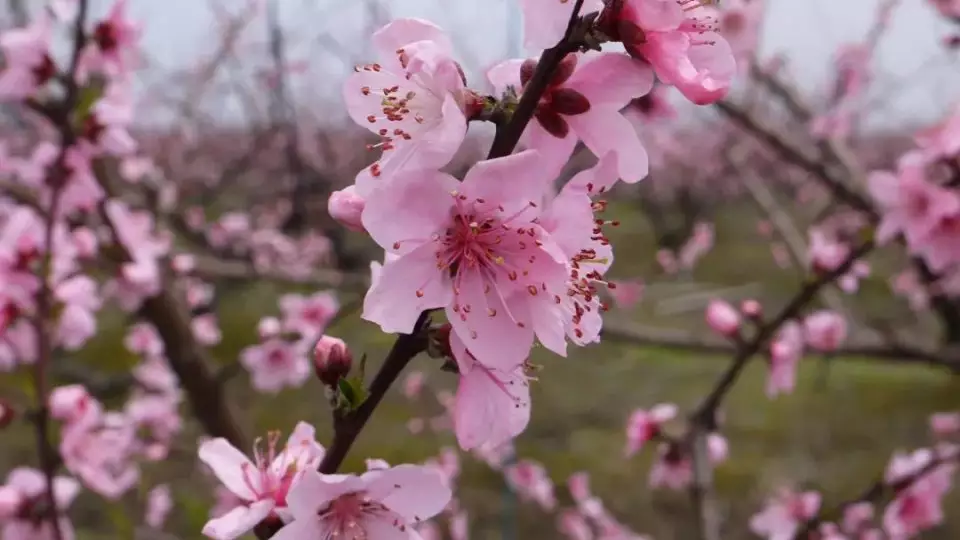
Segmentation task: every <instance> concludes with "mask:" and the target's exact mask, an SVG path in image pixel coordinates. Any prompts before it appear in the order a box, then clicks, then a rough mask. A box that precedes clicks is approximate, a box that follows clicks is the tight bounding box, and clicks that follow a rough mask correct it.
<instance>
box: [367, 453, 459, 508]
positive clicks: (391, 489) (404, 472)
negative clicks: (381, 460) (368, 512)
mask: <svg viewBox="0 0 960 540" xmlns="http://www.w3.org/2000/svg"><path fill="white" fill-rule="evenodd" d="M368 475H371V476H369V478H372V479H373V480H371V482H370V484H368V486H367V495H368V496H370V497H371V498H372V499H374V500H378V501H380V502H381V503H383V505H384V506H386V507H387V508H389V509H390V510H393V511H394V512H396V513H397V514H399V515H400V516H402V517H403V518H404V519H405V520H406V521H409V522H418V521H425V520H427V519H430V518H432V517H433V516H435V515H437V514H439V513H440V512H442V511H443V509H444V508H445V507H446V506H447V503H449V502H450V497H451V496H452V493H451V491H450V488H449V487H447V486H446V485H445V484H444V481H443V477H442V476H441V475H440V471H438V470H437V469H434V468H430V467H423V466H417V465H398V466H396V467H393V468H390V469H383V470H377V471H371V472H368V473H366V474H364V475H363V477H364V478H367V477H368Z"/></svg>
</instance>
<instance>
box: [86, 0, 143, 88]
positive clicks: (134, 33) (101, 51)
mask: <svg viewBox="0 0 960 540" xmlns="http://www.w3.org/2000/svg"><path fill="white" fill-rule="evenodd" d="M126 9H127V0H115V2H114V4H113V6H112V7H111V8H110V13H109V14H108V15H107V18H106V19H104V20H102V21H100V22H99V23H97V26H96V27H95V28H94V30H93V36H92V38H93V39H92V40H91V43H90V45H89V46H88V47H87V48H86V49H85V50H84V53H83V57H82V59H81V70H80V71H81V73H82V74H83V75H86V74H87V73H89V72H90V71H99V72H102V73H104V74H105V75H107V76H108V77H117V76H119V75H123V74H126V73H128V72H129V71H130V70H132V69H133V68H134V67H135V65H134V64H135V62H136V60H137V58H136V55H137V50H136V47H137V42H138V41H139V40H140V33H141V29H140V25H138V24H137V23H134V22H133V21H131V20H130V19H128V18H127V16H126Z"/></svg>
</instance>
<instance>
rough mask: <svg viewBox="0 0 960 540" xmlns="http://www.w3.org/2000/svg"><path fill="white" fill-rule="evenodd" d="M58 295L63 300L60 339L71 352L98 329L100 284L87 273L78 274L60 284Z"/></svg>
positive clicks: (59, 325) (58, 328) (58, 285)
mask: <svg viewBox="0 0 960 540" xmlns="http://www.w3.org/2000/svg"><path fill="white" fill-rule="evenodd" d="M54 297H55V298H56V299H57V300H58V301H59V302H62V306H63V307H62V311H61V312H60V319H59V321H58V324H57V341H59V342H60V344H61V345H63V347H64V348H65V349H67V350H69V351H75V350H77V349H79V348H80V347H82V346H83V344H84V343H86V341H87V340H88V339H90V338H91V337H93V334H94V333H95V332H96V330H97V319H96V311H97V310H98V309H100V305H101V301H100V297H99V294H98V292H97V284H96V282H95V281H93V279H91V278H89V277H87V276H82V275H81V276H74V277H71V278H68V279H66V280H64V281H61V282H60V283H58V284H57V285H56V289H55V290H54Z"/></svg>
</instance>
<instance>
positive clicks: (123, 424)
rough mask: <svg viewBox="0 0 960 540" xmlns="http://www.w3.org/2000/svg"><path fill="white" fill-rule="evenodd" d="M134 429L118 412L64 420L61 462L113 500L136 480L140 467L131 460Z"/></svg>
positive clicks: (89, 485)
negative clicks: (94, 418)
mask: <svg viewBox="0 0 960 540" xmlns="http://www.w3.org/2000/svg"><path fill="white" fill-rule="evenodd" d="M135 443H136V433H135V432H134V429H133V424H131V423H130V421H129V420H128V419H127V418H126V417H125V416H123V415H121V414H119V413H113V412H108V413H105V414H103V415H102V416H101V417H100V418H99V421H97V422H93V421H92V420H88V419H85V420H84V421H82V422H73V423H70V422H68V423H67V424H66V425H65V426H64V427H63V431H62V434H61V439H60V455H61V456H62V457H63V464H64V466H65V467H66V468H67V470H69V471H70V472H72V473H73V474H75V475H76V476H77V477H79V478H80V480H81V481H82V482H83V484H84V485H85V486H86V487H87V488H89V489H90V490H92V491H95V492H96V493H98V494H100V495H102V496H104V497H106V498H108V499H111V500H115V499H117V498H119V497H120V496H121V495H123V494H124V493H126V492H127V491H128V490H129V489H130V488H132V487H133V486H134V485H136V484H137V482H138V481H139V479H140V470H139V468H138V466H137V464H136V463H135V462H134V461H133V458H134V450H135Z"/></svg>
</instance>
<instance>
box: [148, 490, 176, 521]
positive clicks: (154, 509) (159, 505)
mask: <svg viewBox="0 0 960 540" xmlns="http://www.w3.org/2000/svg"><path fill="white" fill-rule="evenodd" d="M172 509H173V498H172V497H171V496H170V486H168V485H166V484H161V485H159V486H156V487H155V488H153V489H151V490H150V493H148V494H147V511H146V515H145V517H144V522H145V523H146V524H147V526H148V527H151V528H153V529H160V528H162V527H163V523H164V522H165V521H166V520H167V516H168V515H169V514H170V510H172Z"/></svg>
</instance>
